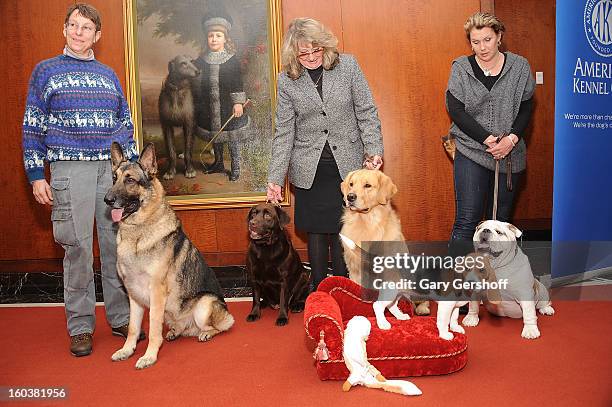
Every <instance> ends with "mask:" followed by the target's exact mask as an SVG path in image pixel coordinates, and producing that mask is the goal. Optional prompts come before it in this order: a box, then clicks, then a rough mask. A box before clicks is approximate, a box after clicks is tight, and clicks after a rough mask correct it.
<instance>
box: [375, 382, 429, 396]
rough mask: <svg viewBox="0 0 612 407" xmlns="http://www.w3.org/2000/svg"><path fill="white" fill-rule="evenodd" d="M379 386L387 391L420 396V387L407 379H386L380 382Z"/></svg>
mask: <svg viewBox="0 0 612 407" xmlns="http://www.w3.org/2000/svg"><path fill="white" fill-rule="evenodd" d="M381 388H382V389H383V390H384V391H388V392H389V393H397V394H403V395H404V396H420V395H421V394H423V392H422V391H421V389H419V388H418V387H417V386H415V385H414V384H413V383H412V382H409V381H407V380H387V381H386V382H382V383H381Z"/></svg>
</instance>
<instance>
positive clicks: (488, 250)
mask: <svg viewBox="0 0 612 407" xmlns="http://www.w3.org/2000/svg"><path fill="white" fill-rule="evenodd" d="M521 235H522V232H521V231H520V230H519V229H518V228H517V227H515V226H514V225H511V224H510V223H506V222H500V221H494V220H487V221H484V222H482V223H480V224H479V225H478V227H477V228H476V233H474V239H473V240H474V248H475V249H476V251H477V252H479V253H484V254H485V255H487V256H488V258H489V261H490V264H491V267H492V269H493V270H494V272H495V276H496V278H497V280H498V281H503V280H507V286H506V288H505V289H502V290H500V294H501V300H502V301H501V302H499V303H497V304H496V303H493V302H491V301H484V304H485V307H486V308H487V310H488V311H489V312H491V313H492V314H494V315H497V316H500V317H510V318H523V331H522V333H521V336H522V337H523V338H526V339H535V338H538V337H539V336H540V330H539V329H538V325H537V320H538V317H537V315H536V309H537V310H538V311H539V312H540V313H541V314H543V315H553V314H554V312H555V310H554V309H553V307H552V306H551V302H550V297H549V295H548V290H547V289H546V287H544V285H543V284H542V283H540V282H539V281H538V280H537V279H535V278H534V276H533V272H532V271H531V265H530V264H529V259H528V258H527V256H526V255H525V253H523V251H522V250H521V249H520V247H518V245H517V243H516V239H517V238H518V237H520V236H521ZM478 307H479V303H478V302H477V301H472V302H470V310H469V312H468V314H467V315H466V316H465V318H464V319H463V325H465V326H476V325H477V324H478V321H479V319H478Z"/></svg>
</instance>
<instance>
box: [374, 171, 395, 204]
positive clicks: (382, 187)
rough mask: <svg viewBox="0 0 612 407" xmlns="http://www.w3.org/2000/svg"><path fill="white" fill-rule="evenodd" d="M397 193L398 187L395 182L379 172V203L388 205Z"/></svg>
mask: <svg viewBox="0 0 612 407" xmlns="http://www.w3.org/2000/svg"><path fill="white" fill-rule="evenodd" d="M396 193H397V187H396V186H395V184H394V183H393V181H391V178H389V177H388V176H386V175H385V174H384V173H383V172H381V171H378V196H377V199H378V202H379V203H380V204H381V205H386V204H388V203H389V201H390V200H391V198H393V195H395V194H396Z"/></svg>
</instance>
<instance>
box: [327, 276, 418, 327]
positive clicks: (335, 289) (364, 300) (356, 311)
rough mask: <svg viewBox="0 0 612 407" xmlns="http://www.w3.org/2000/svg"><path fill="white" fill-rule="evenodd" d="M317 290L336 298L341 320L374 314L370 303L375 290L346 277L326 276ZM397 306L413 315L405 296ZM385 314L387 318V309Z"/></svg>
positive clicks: (374, 298)
mask: <svg viewBox="0 0 612 407" xmlns="http://www.w3.org/2000/svg"><path fill="white" fill-rule="evenodd" d="M317 291H322V292H326V293H328V294H329V295H331V296H332V298H333V299H334V300H336V302H337V303H338V306H339V307H340V312H341V313H342V320H343V321H347V322H348V321H349V320H350V319H351V318H353V317H354V316H355V315H363V316H366V317H369V316H374V309H373V308H372V304H373V303H374V301H375V300H376V298H377V297H378V294H377V292H376V291H374V290H368V289H366V288H363V287H362V286H360V285H359V284H357V283H355V282H353V281H352V280H350V279H348V278H346V277H338V276H331V277H327V278H325V279H324V280H323V281H321V283H320V284H319V288H318V289H317ZM398 306H399V308H400V309H401V310H402V311H403V312H404V313H406V314H408V315H410V316H412V315H414V311H413V309H412V303H411V302H410V301H408V300H407V299H406V298H402V299H401V300H400V301H399V303H398ZM385 314H386V315H387V318H388V317H390V316H391V313H390V312H389V310H387V311H385Z"/></svg>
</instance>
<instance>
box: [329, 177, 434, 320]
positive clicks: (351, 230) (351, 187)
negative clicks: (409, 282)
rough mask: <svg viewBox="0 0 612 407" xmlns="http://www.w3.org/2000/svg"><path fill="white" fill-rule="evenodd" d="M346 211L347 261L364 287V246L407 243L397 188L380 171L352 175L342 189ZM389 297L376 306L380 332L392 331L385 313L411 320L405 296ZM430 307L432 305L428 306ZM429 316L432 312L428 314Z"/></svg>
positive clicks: (343, 234)
mask: <svg viewBox="0 0 612 407" xmlns="http://www.w3.org/2000/svg"><path fill="white" fill-rule="evenodd" d="M340 187H341V189H342V194H343V196H344V202H345V204H346V209H345V211H344V215H343V217H342V222H343V226H342V230H341V231H340V237H341V239H342V244H343V246H344V261H345V262H346V267H347V269H348V271H349V277H350V279H351V280H353V281H355V282H356V283H357V284H362V276H361V268H362V262H361V261H362V260H361V255H362V251H363V250H362V242H390V241H395V242H397V241H401V242H403V241H404V235H403V234H402V225H401V223H400V219H399V216H397V213H396V212H395V210H394V209H393V208H392V207H391V198H392V197H393V195H395V194H396V193H397V187H396V186H395V184H394V183H393V181H391V178H389V177H388V176H387V175H385V174H384V173H383V172H382V171H379V170H368V169H361V170H357V171H353V172H350V173H349V174H348V175H347V177H346V179H345V180H344V181H343V182H342V184H341V185H340ZM397 294H398V295H397V296H396V297H395V298H394V299H391V297H392V296H393V294H392V293H391V294H390V293H388V292H387V293H385V298H387V299H388V300H382V299H381V297H379V299H381V300H380V301H376V302H374V305H373V307H374V313H375V314H376V323H377V325H378V327H379V328H380V329H391V324H390V323H389V321H387V319H386V318H385V315H384V314H385V309H386V308H389V311H390V312H391V314H393V316H394V317H396V318H397V319H400V320H407V319H410V316H409V315H407V314H404V313H403V312H402V311H401V310H400V309H399V308H398V306H397V301H398V300H399V298H400V297H401V293H399V292H398V293H397ZM426 306H427V307H429V303H427V304H426ZM427 312H428V313H429V311H427Z"/></svg>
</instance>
